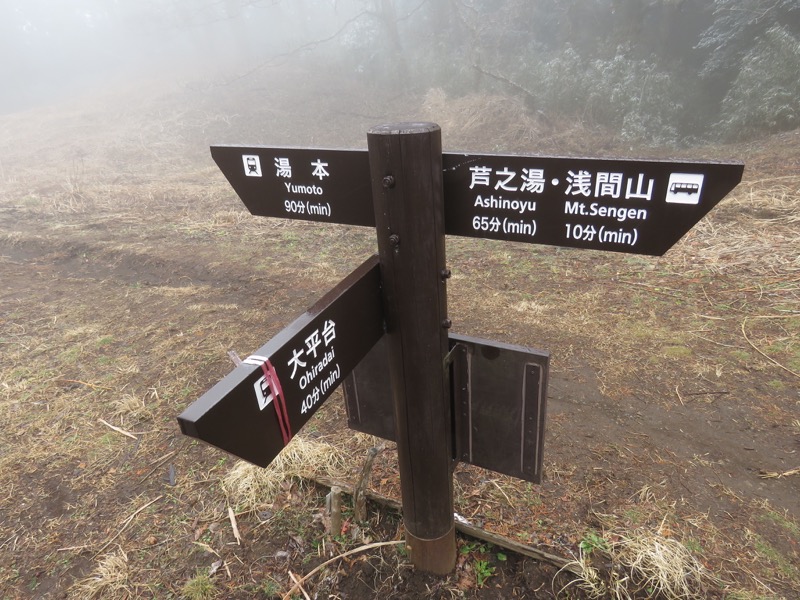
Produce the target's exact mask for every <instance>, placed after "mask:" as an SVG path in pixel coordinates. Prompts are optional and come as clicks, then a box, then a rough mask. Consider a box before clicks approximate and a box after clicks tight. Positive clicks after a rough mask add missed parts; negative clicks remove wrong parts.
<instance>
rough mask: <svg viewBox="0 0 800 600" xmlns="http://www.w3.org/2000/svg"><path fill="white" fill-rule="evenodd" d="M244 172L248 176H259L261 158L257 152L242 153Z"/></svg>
mask: <svg viewBox="0 0 800 600" xmlns="http://www.w3.org/2000/svg"><path fill="white" fill-rule="evenodd" d="M242 162H243V163H244V174H245V175H247V176H248V177H261V159H259V158H258V155H257V154H243V155H242Z"/></svg>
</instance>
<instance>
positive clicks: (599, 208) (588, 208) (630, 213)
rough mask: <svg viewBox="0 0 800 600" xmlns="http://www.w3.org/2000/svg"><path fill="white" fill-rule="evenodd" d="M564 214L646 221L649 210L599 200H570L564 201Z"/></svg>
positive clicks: (621, 220) (620, 220)
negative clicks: (613, 204) (611, 204)
mask: <svg viewBox="0 0 800 600" xmlns="http://www.w3.org/2000/svg"><path fill="white" fill-rule="evenodd" d="M564 214H567V215H578V216H583V217H607V218H610V219H616V220H617V221H619V222H620V223H622V222H623V221H629V220H636V221H644V220H646V219H647V210H646V209H644V208H626V207H623V206H603V205H602V204H599V203H598V202H592V203H591V204H589V205H587V203H586V202H579V201H573V202H570V201H569V200H567V201H566V202H565V203H564Z"/></svg>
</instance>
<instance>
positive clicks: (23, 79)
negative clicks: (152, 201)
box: [0, 0, 800, 151]
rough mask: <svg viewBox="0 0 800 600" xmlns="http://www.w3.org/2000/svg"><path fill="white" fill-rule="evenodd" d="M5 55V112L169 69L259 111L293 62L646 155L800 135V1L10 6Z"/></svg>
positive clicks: (0, 6) (327, 86)
mask: <svg viewBox="0 0 800 600" xmlns="http://www.w3.org/2000/svg"><path fill="white" fill-rule="evenodd" d="M0 57H1V60H0V81H1V82H2V87H1V88H0V114H10V113H16V112H21V111H25V110H27V109H30V108H32V107H38V106H43V105H47V104H52V103H55V102H59V101H61V100H62V99H68V98H79V97H81V96H82V95H86V94H89V93H92V92H93V90H98V89H102V88H104V87H109V86H113V85H132V84H135V82H137V81H141V80H145V79H147V78H150V77H156V76H157V77H160V78H172V79H174V80H180V82H182V84H183V85H188V83H189V82H192V81H203V82H205V83H206V84H208V85H211V84H212V83H211V82H213V85H214V86H231V85H234V84H235V85H236V86H238V87H237V88H236V89H238V90H247V85H248V82H252V83H251V89H250V91H251V92H254V93H255V95H254V96H252V95H251V97H250V98H251V100H250V101H251V102H253V107H254V108H255V107H256V105H257V102H258V101H257V100H256V98H257V97H258V94H257V92H258V86H259V85H264V81H263V74H264V73H265V72H267V71H269V70H270V69H275V68H278V67H284V68H285V69H288V70H294V72H295V73H296V74H298V73H299V74H301V75H302V78H303V79H304V81H305V83H302V82H301V86H302V85H305V86H306V89H307V90H308V94H313V95H314V96H315V97H316V102H319V100H320V96H324V97H325V98H327V101H329V102H331V103H336V102H337V99H338V100H341V96H342V94H343V93H344V92H345V90H348V89H353V86H361V87H360V88H359V89H361V90H362V91H363V90H367V91H369V90H374V92H375V94H376V95H378V96H384V97H404V96H406V97H407V96H410V95H416V96H418V97H420V98H426V99H427V101H428V103H429V104H430V103H431V102H434V103H435V102H436V101H438V102H440V103H441V102H450V101H457V100H458V99H459V98H463V97H465V96H467V95H469V94H490V95H491V94H502V95H505V96H507V97H509V98H513V99H514V100H515V101H517V102H519V103H521V106H522V107H523V109H524V110H523V112H524V114H525V115H527V116H528V117H530V118H532V119H537V120H539V121H541V122H544V123H547V124H553V126H554V127H558V126H561V125H562V124H563V125H564V126H568V125H569V124H574V123H581V124H582V125H584V126H586V127H599V128H603V129H604V130H606V131H608V132H611V133H612V134H613V135H614V136H617V137H618V138H619V139H620V140H625V141H630V142H632V143H636V144H640V145H653V146H656V145H670V146H690V145H695V144H700V143H706V142H709V141H735V140H740V139H750V138H753V137H758V136H762V135H766V134H771V133H776V132H781V131H789V130H793V129H795V128H797V127H798V126H800V2H798V1H797V0H714V1H713V2H712V1H708V0H291V1H289V0H68V1H55V0H0ZM296 83H297V82H296ZM269 85H270V86H280V85H281V83H280V81H279V80H274V79H273V80H272V81H271V82H270V84H269ZM198 90H200V91H198V92H197V93H198V94H202V93H203V92H202V90H201V89H200V88H198ZM432 90H433V92H432ZM432 94H433V95H432ZM291 108H293V109H294V110H296V111H297V112H299V113H302V111H303V110H304V108H303V106H302V105H295V106H293V107H291ZM374 112H375V113H376V114H374V115H371V116H375V117H379V118H382V119H388V120H393V119H394V116H395V115H393V114H385V115H381V114H380V112H381V111H379V110H378V111H374ZM305 116H306V118H309V119H310V118H314V115H312V114H306V115H305ZM358 133H359V134H360V135H362V136H363V133H364V132H358ZM486 134H487V137H491V132H486ZM229 141H233V140H229ZM238 141H240V142H241V143H250V142H253V141H254V140H252V139H248V140H245V139H242V140H238ZM301 141H304V140H301ZM486 150H487V151H491V148H487V149H486Z"/></svg>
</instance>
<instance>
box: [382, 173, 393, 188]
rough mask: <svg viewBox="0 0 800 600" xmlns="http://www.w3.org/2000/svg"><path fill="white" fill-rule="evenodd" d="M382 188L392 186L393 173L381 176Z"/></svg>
mask: <svg viewBox="0 0 800 600" xmlns="http://www.w3.org/2000/svg"><path fill="white" fill-rule="evenodd" d="M382 183H383V189H385V190H390V189H392V188H393V187H394V183H395V182H394V175H387V176H386V177H384V178H383V181H382Z"/></svg>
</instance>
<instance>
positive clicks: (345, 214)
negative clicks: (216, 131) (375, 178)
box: [211, 146, 375, 227]
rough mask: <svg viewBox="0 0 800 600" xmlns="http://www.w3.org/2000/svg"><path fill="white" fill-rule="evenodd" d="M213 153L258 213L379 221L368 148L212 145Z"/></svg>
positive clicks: (370, 223) (362, 222)
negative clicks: (374, 213)
mask: <svg viewBox="0 0 800 600" xmlns="http://www.w3.org/2000/svg"><path fill="white" fill-rule="evenodd" d="M211 156H212V158H213V159H214V161H215V162H216V163H217V166H219V168H220V170H221V171H222V172H223V174H224V175H225V177H226V178H227V179H228V182H229V183H230V184H231V187H233V189H234V190H235V191H236V193H237V194H238V195H239V197H240V198H241V199H242V201H243V202H244V204H245V206H247V210H249V211H250V212H251V213H252V214H254V215H259V216H262V217H283V218H286V219H302V220H304V221H323V222H328V223H341V224H347V225H366V226H370V227H371V226H374V225H375V217H374V216H373V210H372V191H371V190H372V188H371V187H370V178H369V157H368V155H367V153H366V151H364V150H309V149H301V148H265V147H243V146H212V147H211Z"/></svg>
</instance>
